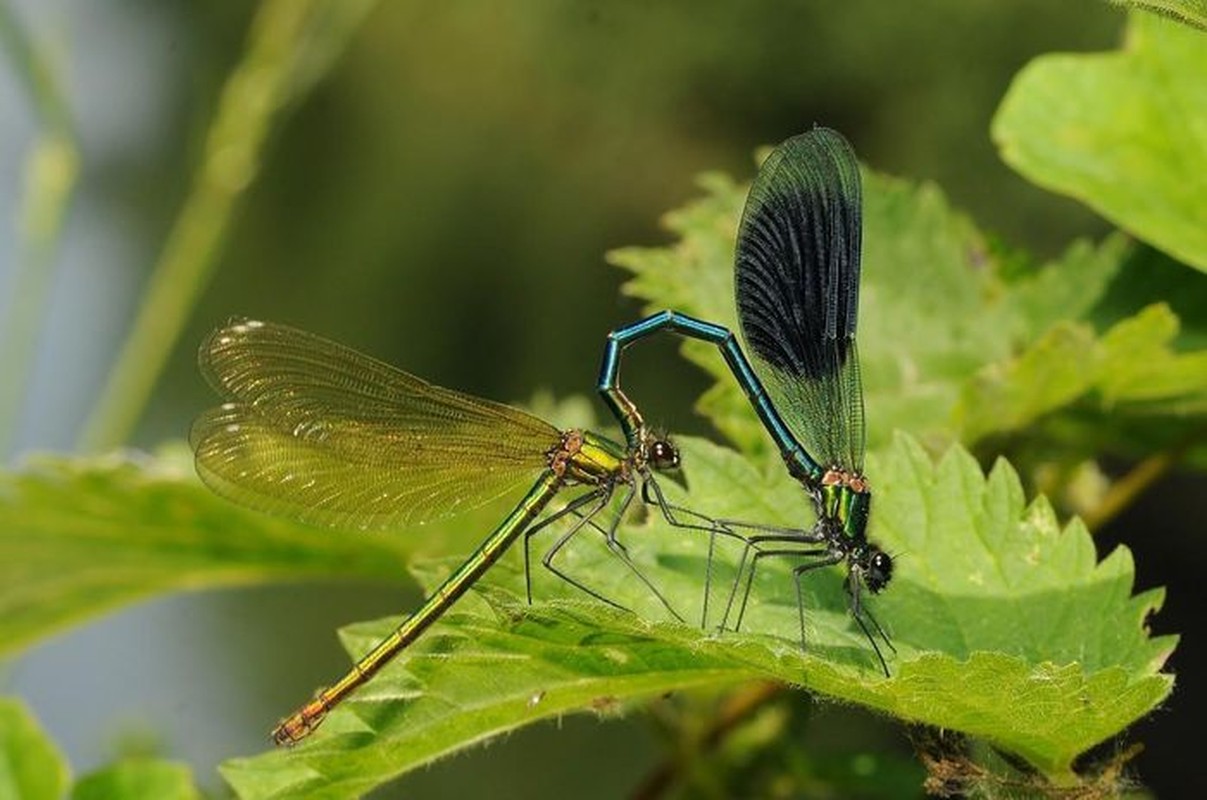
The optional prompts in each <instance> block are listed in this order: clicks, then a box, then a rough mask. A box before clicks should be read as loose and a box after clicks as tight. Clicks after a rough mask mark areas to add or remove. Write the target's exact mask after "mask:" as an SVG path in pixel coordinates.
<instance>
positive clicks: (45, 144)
mask: <svg viewBox="0 0 1207 800" xmlns="http://www.w3.org/2000/svg"><path fill="white" fill-rule="evenodd" d="M0 50H2V51H4V52H5V53H6V54H7V55H8V56H9V58H10V59H11V60H12V62H13V73H14V75H16V77H17V78H18V80H19V81H20V83H21V85H22V88H23V89H24V91H25V94H26V95H27V96H28V98H29V100H30V104H31V105H32V107H33V111H34V115H35V117H36V118H37V120H38V123H39V126H40V128H41V130H40V132H39V133H38V134H37V136H36V138H35V140H34V142H33V147H32V149H31V151H30V154H29V157H28V159H27V161H26V167H25V191H24V203H23V210H22V214H21V220H22V221H21V225H20V237H21V240H20V244H19V248H20V253H19V255H18V256H17V258H15V259H14V263H15V264H16V269H15V271H14V274H13V276H12V279H11V283H10V287H9V289H8V291H7V292H5V293H4V294H7V296H8V300H9V302H8V305H7V308H6V309H0V313H2V315H3V317H4V319H5V323H4V328H3V331H2V332H0V371H2V372H3V374H4V376H5V379H4V380H3V381H0V457H3V456H5V455H7V453H8V452H9V449H10V448H11V447H12V444H13V439H14V436H15V434H16V429H17V424H18V417H19V416H20V413H21V402H22V397H23V394H24V389H25V387H27V386H28V385H29V382H28V380H27V378H28V376H29V373H30V366H31V362H32V360H33V354H34V350H35V340H36V338H37V331H38V323H39V320H41V319H42V318H43V309H44V308H45V306H46V300H47V297H48V296H49V294H50V287H51V285H52V280H51V278H52V276H53V267H54V263H55V255H56V253H57V251H58V246H59V242H60V240H61V235H62V230H63V221H64V219H65V218H66V215H67V209H68V207H69V206H70V204H71V197H72V195H73V193H74V190H75V186H76V182H77V179H78V177H79V167H80V154H79V147H78V145H77V137H76V132H75V126H74V123H73V121H72V119H71V114H70V112H69V110H68V106H67V101H66V98H65V97H64V95H63V92H62V88H61V86H60V85H59V82H58V81H57V80H56V76H55V70H54V68H53V66H52V65H51V63H50V59H49V58H48V57H47V56H46V54H45V53H44V52H42V51H39V49H38V48H37V47H36V46H35V45H34V42H33V40H32V39H31V37H30V36H29V35H28V34H27V33H26V31H25V30H24V29H23V28H22V27H21V24H20V22H19V20H18V19H17V18H16V15H15V14H14V13H13V11H12V9H11V8H10V7H9V5H8V3H6V2H3V0H0Z"/></svg>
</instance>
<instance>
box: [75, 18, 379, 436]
mask: <svg viewBox="0 0 1207 800" xmlns="http://www.w3.org/2000/svg"><path fill="white" fill-rule="evenodd" d="M337 5H338V4H337ZM354 5H355V7H356V8H357V10H358V11H359V10H360V9H361V8H362V7H364V6H365V4H364V3H360V4H354ZM337 10H338V9H337ZM333 13H335V12H333V10H332V7H329V3H328V2H324V1H321V0H315V1H314V2H297V1H295V0H269V2H266V3H264V4H263V5H261V6H260V8H259V11H258V12H257V13H256V17H255V19H254V20H253V22H252V26H251V32H250V34H249V37H248V45H247V49H246V51H245V54H244V56H243V59H242V61H240V63H239V64H238V65H237V66H236V67H235V69H234V71H233V72H232V73H231V75H230V77H229V78H228V79H227V81H226V84H225V86H223V89H222V94H221V97H220V98H219V102H218V110H217V113H216V115H215V117H214V119H213V121H212V122H211V124H210V128H209V131H208V133H207V135H206V142H205V147H204V154H203V156H202V161H201V164H200V165H199V166H198V168H197V172H196V175H195V176H194V178H193V187H192V190H191V191H190V193H189V196H188V198H187V200H186V201H185V205H184V208H183V209H181V211H180V214H179V216H178V217H177V219H176V223H175V225H174V227H173V228H172V230H171V232H170V233H169V235H168V238H167V242H166V243H165V245H164V250H163V253H162V254H161V256H160V259H159V262H158V263H157V264H156V266H155V269H154V270H153V272H152V274H151V278H150V281H149V282H148V285H147V288H146V292H145V295H144V298H143V302H142V304H141V306H140V309H139V313H138V316H137V318H136V319H135V321H134V325H133V327H132V328H131V331H130V334H129V336H128V337H127V339H126V342H125V344H124V345H123V347H122V350H121V353H120V355H119V356H118V359H117V364H116V366H115V367H114V369H113V371H112V372H111V373H110V378H109V382H108V384H107V385H106V386H105V389H104V391H103V392H102V394H101V399H100V401H99V402H98V403H97V405H96V407H95V408H94V409H93V413H92V416H91V417H90V418H89V420H88V423H87V425H86V426H85V429H84V433H83V435H82V437H81V440H80V445H81V447H82V448H83V449H85V450H91V451H96V450H104V449H108V448H110V447H114V446H116V445H118V444H120V443H121V442H123V441H124V440H125V439H126V437H127V436H128V435H129V434H130V431H131V430H132V429H133V427H134V425H135V423H136V422H137V421H138V418H139V416H140V415H141V413H142V409H143V407H144V406H145V405H146V402H147V399H148V397H149V396H150V394H151V391H152V389H153V388H154V386H155V381H156V379H157V378H158V377H159V373H160V372H161V371H162V369H163V366H164V363H165V362H166V361H167V358H168V356H169V354H170V353H171V351H172V348H173V347H174V346H175V344H176V340H177V339H178V338H179V336H180V332H181V329H182V327H183V326H184V322H185V320H186V319H187V318H188V312H189V310H190V309H191V308H192V306H193V304H194V302H195V301H196V299H197V297H198V296H200V294H201V292H202V290H203V289H204V288H205V287H206V285H207V284H208V282H209V278H210V275H211V273H212V272H213V269H214V266H215V264H216V263H217V260H218V256H219V255H220V253H221V248H222V245H223V244H224V242H225V240H226V237H227V234H228V232H229V230H230V222H231V219H232V217H233V216H234V212H235V210H236V208H237V203H238V202H239V201H240V200H241V199H242V198H243V196H244V195H245V194H246V192H247V189H248V187H249V186H251V184H252V183H253V182H254V180H255V178H256V175H257V174H258V172H259V169H260V165H261V163H262V160H263V155H264V149H265V145H266V142H267V140H268V137H269V134H270V133H271V132H272V130H273V125H274V123H275V122H276V121H277V120H278V118H279V116H280V113H281V112H282V111H283V110H284V109H285V108H286V107H287V106H288V105H289V102H290V101H291V100H292V99H294V98H295V97H296V96H297V95H298V94H299V93H300V91H302V90H303V89H305V88H308V87H309V86H310V85H312V84H313V82H314V79H315V78H316V72H317V73H318V74H321V71H322V69H325V68H326V67H327V66H328V65H329V64H330V61H331V59H330V58H321V57H319V58H316V56H322V55H327V53H324V52H323V50H324V47H326V46H328V45H329V44H330V43H328V42H325V41H320V42H317V43H316V42H315V41H311V39H324V37H326V36H327V35H328V34H329V32H330V30H331V29H332V28H334V29H335V31H336V33H337V34H345V33H346V32H347V31H346V30H345V29H344V28H342V27H339V26H328V25H327V24H326V23H328V22H330V21H331V17H332V14H333ZM346 16H348V15H346ZM316 51H318V52H316ZM316 65H317V67H316Z"/></svg>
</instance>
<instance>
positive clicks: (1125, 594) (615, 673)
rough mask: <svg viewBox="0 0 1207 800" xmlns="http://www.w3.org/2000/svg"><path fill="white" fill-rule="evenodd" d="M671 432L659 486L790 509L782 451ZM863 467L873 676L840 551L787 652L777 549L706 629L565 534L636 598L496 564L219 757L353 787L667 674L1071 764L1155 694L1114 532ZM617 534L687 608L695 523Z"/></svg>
mask: <svg viewBox="0 0 1207 800" xmlns="http://www.w3.org/2000/svg"><path fill="white" fill-rule="evenodd" d="M681 444H682V447H683V450H684V463H685V464H686V465H687V471H688V474H687V481H688V484H689V485H690V486H691V487H692V490H693V492H692V495H691V498H687V497H686V496H685V495H684V494H683V493H682V492H681V491H680V490H679V489H678V488H677V487H673V486H670V485H669V484H668V485H666V486H665V487H664V488H666V490H667V491H668V494H670V496H671V500H672V502H686V503H687V504H688V505H690V506H691V507H692V508H694V509H696V510H699V511H701V512H702V513H707V514H715V515H717V516H722V517H727V518H729V517H732V518H748V519H758V520H760V521H763V522H767V523H770V524H784V525H807V524H809V516H810V515H809V514H807V513H805V509H806V508H807V503H806V501H805V498H804V497H803V496H802V494H801V492H800V487H799V486H798V485H796V484H794V483H793V482H792V481H791V480H790V479H788V478H787V477H786V476H785V475H784V474H783V470H772V471H767V472H764V471H760V470H759V469H757V468H755V467H754V466H753V465H752V464H751V463H750V462H749V461H747V460H746V459H744V458H742V457H741V456H739V455H738V454H737V453H734V452H733V451H730V450H727V449H724V448H719V447H717V446H715V445H712V444H709V443H707V442H704V441H700V440H692V439H689V440H686V441H684V442H682V443H681ZM869 474H872V475H875V476H877V477H878V479H879V481H880V482H881V485H883V486H886V487H891V491H885V492H882V493H881V495H880V496H879V498H878V506H877V509H876V512H875V515H874V517H873V520H872V529H871V535H872V537H873V539H875V540H877V541H879V543H880V544H881V545H882V546H884V547H885V548H887V549H888V550H889V551H890V552H893V553H896V554H897V556H898V557H897V564H898V568H897V572H896V573H895V577H894V581H893V584H892V585H891V586H890V587H889V588H888V589H887V590H886V591H885V592H883V593H882V594H880V595H878V596H877V597H875V598H869V599H868V600H867V602H868V603H869V605H870V607H871V608H872V609H873V610H874V613H875V614H876V616H877V619H878V620H879V621H880V622H881V623H882V624H883V625H884V626H885V627H886V628H887V629H888V630H889V631H890V632H891V634H892V636H893V640H894V643H895V645H896V648H897V653H896V655H895V656H894V657H893V658H892V659H891V661H890V663H891V669H892V673H893V674H892V677H891V678H890V679H885V678H884V677H883V676H882V675H880V673H879V667H878V664H877V662H876V660H875V657H874V656H873V655H872V653H871V651H870V649H869V647H868V645H867V642H866V640H864V638H863V637H862V635H861V634H860V633H859V631H858V629H857V628H856V627H855V626H854V624H853V622H852V621H851V618H850V615H849V613H848V611H847V608H846V601H845V596H844V593H843V588H842V583H843V576H842V573H841V570H839V569H837V568H835V569H832V570H824V571H822V573H819V574H812V575H810V577H809V578H808V579H807V580H806V581H805V582H804V584H803V589H804V596H805V601H806V608H807V609H808V614H807V621H808V626H807V631H808V648H807V650H806V652H805V653H803V654H802V653H801V651H800V649H799V642H798V640H797V621H796V620H797V608H796V594H795V590H794V588H793V583H792V578H791V574H790V570H789V567H790V566H791V565H789V564H786V563H784V562H783V561H779V560H776V559H772V560H771V562H772V563H770V564H768V565H766V566H765V567H762V566H761V567H760V569H759V572H758V577H757V579H756V581H755V585H754V589H753V596H752V599H751V602H750V608H749V610H748V612H747V615H746V618H745V621H744V626H743V632H742V633H740V634H734V633H726V634H723V635H709V636H706V635H703V634H701V633H700V631H699V630H698V629H696V628H695V627H692V626H687V625H682V624H679V623H675V622H671V621H663V622H652V621H650V620H651V619H653V618H654V617H653V616H652V614H651V612H650V611H648V610H646V607H648V605H649V599H648V597H647V596H646V595H648V593H647V592H645V591H644V590H643V588H642V587H641V586H640V584H639V583H638V582H636V581H634V580H631V576H626V573H625V571H624V570H623V569H618V567H617V562H616V561H615V559H611V560H609V561H603V560H598V559H593V557H592V556H591V554H586V555H583V554H581V553H579V552H578V550H580V549H581V548H576V551H575V554H574V555H573V557H572V558H571V560H570V562H569V563H567V564H565V565H563V566H566V567H567V568H568V569H569V570H570V571H571V572H572V573H573V574H575V575H590V576H592V577H593V578H594V577H596V576H600V575H604V574H606V573H608V572H610V573H611V574H613V575H617V576H619V578H618V580H617V581H616V582H614V583H611V584H609V585H608V586H607V587H606V590H607V592H608V595H607V596H609V597H611V598H614V599H616V600H617V601H618V602H621V603H623V604H625V605H629V606H636V607H638V608H639V613H638V614H629V613H625V612H622V611H618V610H616V609H612V608H609V607H607V606H604V605H602V604H599V603H594V602H584V601H581V600H576V599H553V600H544V601H541V602H538V603H537V604H535V605H533V606H527V605H525V604H524V603H523V602H522V600H520V599H519V598H521V597H522V576H521V575H520V573H519V571H518V570H516V569H514V568H513V569H508V568H506V567H502V568H500V567H496V568H495V569H494V570H493V571H492V572H491V573H490V575H489V576H488V578H487V581H488V582H489V584H490V585H489V587H487V588H486V589H485V590H484V591H483V592H482V594H483V595H484V598H483V597H476V598H473V599H472V600H470V601H468V602H467V601H463V602H462V603H460V604H458V605H457V606H456V607H455V609H454V611H453V613H451V614H450V615H448V616H447V617H446V618H445V619H443V620H442V621H441V622H440V623H439V624H438V625H437V626H436V627H435V628H433V630H432V631H431V632H430V633H429V634H428V635H426V636H425V637H423V638H422V639H420V641H419V642H418V643H417V644H416V645H415V646H413V647H412V648H410V649H408V650H407V651H406V652H405V653H404V654H403V655H402V656H400V657H399V658H398V659H397V660H396V661H395V662H394V663H392V664H391V665H389V666H388V667H386V669H385V670H384V671H383V672H382V673H381V674H380V675H379V676H378V677H377V678H376V679H374V680H373V681H372V682H371V683H370V684H369V685H368V686H366V687H364V689H362V690H361V691H359V692H357V693H356V694H355V695H353V697H352V698H351V699H350V700H349V701H348V702H346V703H344V704H343V705H342V706H340V707H339V708H338V709H336V710H335V711H334V712H332V714H331V715H330V717H329V718H328V720H327V721H326V722H325V723H324V726H323V728H321V729H320V730H319V731H318V732H317V733H316V734H315V735H314V737H313V738H312V739H311V740H310V741H308V742H306V743H304V744H302V745H300V746H298V747H295V748H293V749H290V750H281V751H276V752H272V753H268V754H265V755H262V756H258V757H255V758H249V759H236V760H233V761H230V762H228V763H227V764H226V765H225V766H224V768H223V774H224V776H225V777H226V778H227V780H228V781H229V782H230V783H231V784H232V785H233V786H234V787H235V789H236V790H237V791H238V793H239V794H240V796H241V797H248V798H252V797H256V798H259V797H284V796H291V795H296V794H302V793H304V794H305V795H306V796H308V797H350V796H355V795H358V794H360V793H363V792H366V791H368V790H369V789H371V788H372V787H374V786H377V785H379V784H380V783H382V782H384V781H387V780H389V779H391V778H393V777H396V776H398V775H400V774H402V773H404V772H406V771H407V770H410V769H414V768H415V767H417V766H420V765H422V764H425V763H430V762H431V761H432V760H434V759H436V758H438V757H440V756H442V755H445V754H448V753H450V752H453V751H455V750H457V749H459V748H462V747H466V746H469V745H471V744H474V743H476V742H480V741H483V740H484V739H486V738H489V737H491V736H495V735H498V734H500V733H503V732H505V731H508V730H512V729H514V728H515V727H518V726H519V725H523V724H528V723H531V722H533V721H536V720H540V719H556V718H558V717H560V716H562V715H564V714H566V713H571V712H576V711H580V712H587V713H596V714H609V713H614V712H616V711H619V710H622V709H624V708H625V707H626V706H627V705H628V704H630V703H632V702H635V701H640V700H642V699H645V698H650V697H654V696H658V695H661V694H663V693H665V692H670V691H679V690H685V689H690V688H693V687H723V686H727V685H731V684H735V683H738V682H742V681H748V680H751V679H755V678H759V679H772V680H778V681H782V682H785V683H790V684H796V685H801V686H803V687H804V688H807V689H809V690H810V691H813V692H817V693H820V694H823V695H827V696H829V697H832V698H836V699H838V700H842V701H847V702H855V703H859V704H862V705H866V706H869V707H871V708H875V709H879V710H882V711H884V712H887V713H889V714H892V715H893V716H895V717H898V718H901V719H904V720H910V721H916V722H921V723H926V724H930V725H935V726H939V727H942V728H945V729H949V730H955V731H962V732H965V733H969V734H972V735H974V736H976V737H978V738H981V739H983V740H985V741H988V742H990V743H992V744H993V745H994V746H995V747H998V748H1001V749H1003V750H1006V751H1009V752H1012V753H1015V754H1016V755H1018V756H1020V757H1021V758H1024V759H1026V760H1027V761H1028V762H1029V763H1030V764H1032V765H1033V766H1035V767H1036V768H1037V769H1039V770H1041V771H1042V772H1043V773H1044V774H1046V775H1048V776H1049V777H1050V778H1052V779H1054V780H1059V781H1062V782H1068V781H1070V780H1072V779H1073V777H1072V763H1073V760H1074V759H1075V758H1076V757H1077V756H1078V755H1079V754H1080V753H1083V752H1084V751H1085V750H1087V749H1089V748H1090V747H1093V746H1094V745H1095V744H1097V743H1099V742H1102V741H1104V740H1106V739H1108V738H1110V737H1111V736H1114V735H1116V734H1117V733H1118V732H1119V731H1121V730H1122V729H1123V728H1125V727H1126V726H1127V725H1128V724H1130V723H1131V722H1133V721H1134V720H1136V719H1137V718H1139V717H1140V716H1143V715H1144V714H1146V713H1147V712H1149V711H1151V710H1152V709H1153V708H1154V707H1156V705H1158V704H1159V703H1160V702H1161V701H1162V700H1163V699H1164V698H1165V697H1166V696H1167V695H1168V693H1169V691H1170V687H1171V684H1172V678H1171V677H1170V676H1169V675H1167V674H1162V673H1161V672H1160V669H1161V667H1162V665H1163V664H1164V662H1165V659H1166V658H1167V657H1168V655H1169V653H1170V652H1171V651H1172V649H1173V647H1174V645H1175V639H1174V638H1173V637H1168V636H1165V637H1157V638H1151V637H1150V636H1149V635H1148V633H1147V629H1146V627H1145V626H1146V624H1147V623H1146V620H1147V618H1148V616H1149V615H1150V614H1151V613H1152V612H1154V611H1155V610H1157V609H1158V608H1159V606H1160V603H1161V599H1162V592H1161V591H1160V590H1152V591H1148V592H1144V593H1141V594H1139V595H1135V596H1133V595H1132V581H1133V568H1132V562H1131V556H1130V554H1129V553H1128V552H1127V550H1126V549H1125V548H1118V549H1117V550H1115V551H1114V552H1113V553H1111V554H1110V555H1109V556H1108V557H1107V558H1105V559H1104V560H1102V561H1097V559H1096V557H1095V551H1094V545H1093V542H1092V540H1091V539H1090V537H1089V535H1088V534H1087V532H1086V530H1085V528H1084V526H1082V525H1081V524H1080V523H1078V522H1074V523H1071V524H1069V525H1068V526H1066V527H1065V528H1064V529H1061V527H1060V526H1059V525H1058V523H1057V521H1056V519H1055V515H1054V514H1053V513H1052V511H1051V508H1050V507H1049V506H1048V504H1047V503H1046V502H1044V501H1043V500H1037V501H1034V502H1032V503H1031V504H1029V505H1028V504H1027V503H1026V502H1025V500H1024V497H1023V492H1022V488H1021V486H1020V484H1019V482H1018V478H1017V476H1016V475H1015V473H1014V472H1013V470H1012V469H1011V468H1010V467H1009V466H1008V465H1006V464H1005V463H1004V462H1002V463H999V464H998V465H997V466H996V467H995V468H994V469H993V470H992V472H991V473H990V474H989V475H988V476H987V477H986V476H985V475H983V474H982V473H981V471H980V469H979V468H978V466H977V464H976V462H975V461H974V460H973V459H972V457H971V456H969V455H968V454H967V453H966V452H964V451H962V450H960V449H958V448H957V449H953V450H951V451H950V452H949V453H948V454H947V455H946V456H945V457H944V458H943V459H942V460H940V461H939V462H938V463H937V464H936V463H933V462H932V461H931V459H930V458H929V457H928V456H927V455H926V453H925V452H924V451H923V450H922V449H921V448H920V447H919V446H918V444H917V443H916V442H914V441H913V440H911V439H908V438H906V437H904V436H898V437H896V438H895V439H894V441H893V444H892V446H891V447H890V448H888V450H887V451H886V452H885V453H884V454H882V455H879V456H875V455H874V457H873V458H872V459H871V462H870V465H869ZM551 535H552V534H551ZM622 537H623V540H624V542H625V544H626V546H627V547H628V548H629V552H630V554H631V555H632V556H633V558H634V560H635V562H636V563H637V564H638V566H639V567H640V568H641V570H642V571H643V572H644V573H645V574H647V575H648V576H649V577H650V578H651V580H653V581H654V583H655V584H656V585H658V586H660V587H663V588H664V589H665V590H666V594H667V596H668V597H669V598H671V600H672V602H673V603H674V604H675V605H676V606H677V607H678V608H680V610H682V611H684V612H685V615H686V616H689V618H690V617H691V612H697V611H699V605H698V603H700V602H701V601H702V600H703V592H702V591H701V588H702V582H703V578H702V576H703V575H705V574H707V572H706V565H707V552H708V544H709V543H708V540H707V537H706V536H704V535H703V534H699V533H683V532H678V531H674V530H671V529H668V528H666V527H665V525H664V524H662V523H661V522H659V521H656V520H647V521H646V522H645V523H643V524H641V525H634V526H629V527H627V528H626V529H625V530H624V531H623V532H622ZM731 544H732V543H729V542H719V543H718V545H719V547H718V550H719V551H720V552H721V553H722V554H723V559H722V560H723V561H724V562H725V564H718V565H717V568H716V569H715V570H713V572H712V575H713V581H712V582H713V584H714V593H715V594H716V597H717V599H718V600H719V601H721V602H719V603H718V604H717V605H714V606H713V609H714V611H716V613H717V614H718V615H719V614H720V611H721V609H722V608H723V607H724V602H723V601H724V599H725V598H726V597H727V596H728V590H727V586H728V585H729V582H730V580H731V579H732V577H733V564H734V563H735V562H736V560H737V556H738V553H737V551H736V550H735V549H734V548H732V547H731V546H730V545H731ZM599 549H601V550H602V548H599ZM599 558H600V559H608V556H607V554H606V552H605V553H604V555H602V556H600V557H599ZM576 559H577V560H576ZM556 593H557V592H556V591H554V592H553V594H556ZM539 596H540V597H542V598H544V597H549V596H550V592H549V591H548V590H547V589H546V590H542V591H541V592H540V593H539ZM578 596H581V595H578ZM575 597H576V595H575V594H573V593H569V594H566V595H565V598H575ZM693 598H694V601H695V602H696V603H697V605H695V606H693V605H692V599H693ZM483 599H485V601H486V603H485V604H484V603H483ZM663 616H664V617H665V614H664V615H663ZM396 622H397V620H382V621H378V622H373V623H366V624H363V625H358V626H354V627H352V628H350V629H348V630H347V631H345V641H346V643H347V645H348V649H349V652H350V653H352V654H353V655H359V654H361V653H363V652H364V651H365V650H366V649H367V648H368V647H370V646H371V644H372V643H374V642H375V641H376V640H378V639H379V638H381V637H382V636H384V635H385V634H386V633H388V632H389V630H391V629H392V627H393V625H394V624H395V623H396ZM731 622H732V618H731Z"/></svg>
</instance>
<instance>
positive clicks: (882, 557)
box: [863, 550, 893, 594]
mask: <svg viewBox="0 0 1207 800" xmlns="http://www.w3.org/2000/svg"><path fill="white" fill-rule="evenodd" d="M892 578H893V557H892V556H890V555H889V554H888V553H886V552H884V551H883V550H876V551H875V552H873V553H872V556H871V558H869V559H868V564H867V568H866V569H865V570H864V573H863V582H864V583H866V584H867V587H868V590H869V591H871V593H872V594H876V592H879V591H880V590H881V589H883V588H884V587H885V586H887V585H888V582H889V581H890V580H892Z"/></svg>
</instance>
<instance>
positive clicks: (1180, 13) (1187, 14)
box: [1110, 0, 1207, 31]
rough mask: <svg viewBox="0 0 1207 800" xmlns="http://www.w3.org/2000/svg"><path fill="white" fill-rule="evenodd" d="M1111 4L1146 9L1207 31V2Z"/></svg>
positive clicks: (1140, 0)
mask: <svg viewBox="0 0 1207 800" xmlns="http://www.w3.org/2000/svg"><path fill="white" fill-rule="evenodd" d="M1110 2H1112V3H1114V4H1115V5H1119V6H1132V7H1133V8H1140V9H1145V10H1147V11H1151V12H1153V13H1154V14H1160V15H1162V16H1166V17H1169V18H1171V19H1176V20H1180V21H1182V22H1184V23H1186V24H1187V25H1193V26H1194V27H1196V28H1198V29H1199V30H1202V31H1207V0H1110Z"/></svg>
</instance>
